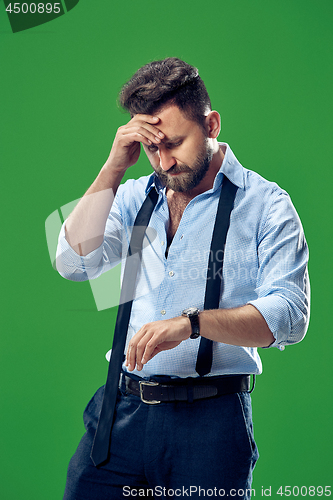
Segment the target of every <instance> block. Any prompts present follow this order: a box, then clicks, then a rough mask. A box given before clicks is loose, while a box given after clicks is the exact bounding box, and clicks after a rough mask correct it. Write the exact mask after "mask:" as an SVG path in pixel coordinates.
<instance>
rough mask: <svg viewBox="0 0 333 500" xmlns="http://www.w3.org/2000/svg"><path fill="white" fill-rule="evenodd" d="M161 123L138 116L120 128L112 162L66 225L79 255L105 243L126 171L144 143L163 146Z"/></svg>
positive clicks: (109, 160)
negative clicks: (112, 208)
mask: <svg viewBox="0 0 333 500" xmlns="http://www.w3.org/2000/svg"><path fill="white" fill-rule="evenodd" d="M158 122H159V118H158V117H156V116H151V115H140V114H137V115H135V116H134V117H133V118H132V119H131V120H130V121H129V122H128V123H127V124H126V125H124V126H122V127H119V129H118V131H117V134H116V137H115V139H114V141H113V145H112V149H111V152H110V155H109V158H108V159H107V161H106V163H105V164H104V166H103V168H102V169H101V171H100V172H99V174H98V176H97V177H96V179H95V181H94V182H93V183H92V185H91V186H90V188H89V189H88V191H87V192H86V193H85V195H84V196H83V198H81V200H80V201H79V203H78V204H77V206H76V207H75V209H74V210H73V212H72V213H71V215H70V216H69V218H68V220H67V222H66V239H67V241H68V243H69V244H70V246H71V247H72V248H73V249H74V250H75V251H76V252H77V253H78V254H79V255H87V254H88V253H90V252H92V251H93V250H95V249H96V248H98V247H99V246H100V245H101V243H102V242H103V238H104V231H105V224H106V221H107V218H108V215H109V212H110V210H111V206H112V203H113V198H114V196H115V194H116V192H117V189H118V186H119V184H120V182H121V180H122V178H123V176H124V173H125V171H126V170H127V169H128V168H129V167H131V166H132V165H134V164H135V163H136V162H137V161H138V159H139V156H140V143H142V144H145V145H147V146H149V145H151V144H159V143H160V142H161V140H162V139H163V137H164V134H163V133H162V132H161V131H160V130H159V129H158V128H157V127H156V124H157V123H158Z"/></svg>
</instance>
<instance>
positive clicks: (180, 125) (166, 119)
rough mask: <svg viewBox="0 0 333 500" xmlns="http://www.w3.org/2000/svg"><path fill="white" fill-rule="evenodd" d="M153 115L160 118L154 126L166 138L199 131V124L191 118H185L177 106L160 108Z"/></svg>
mask: <svg viewBox="0 0 333 500" xmlns="http://www.w3.org/2000/svg"><path fill="white" fill-rule="evenodd" d="M154 115H155V116H157V117H158V118H159V119H160V121H159V122H158V123H157V124H156V127H157V128H159V129H160V130H161V132H163V134H165V136H166V138H167V139H172V138H173V137H175V136H180V135H189V134H191V133H192V134H193V133H197V132H199V131H200V127H199V125H198V124H197V123H196V122H194V121H193V120H189V119H188V118H186V117H185V115H184V114H183V112H182V111H181V110H180V109H179V108H178V106H175V105H171V106H168V107H166V108H162V110H161V111H158V112H157V113H154Z"/></svg>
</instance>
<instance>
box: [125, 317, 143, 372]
mask: <svg viewBox="0 0 333 500" xmlns="http://www.w3.org/2000/svg"><path fill="white" fill-rule="evenodd" d="M145 333H146V331H145V327H144V326H143V327H142V328H140V330H139V331H138V332H137V333H136V334H135V335H134V337H133V338H132V339H131V340H130V342H129V344H128V348H127V352H126V360H125V365H126V366H127V368H128V369H129V370H130V371H132V370H134V368H135V365H136V360H137V346H138V343H139V342H140V340H141V339H142V337H144V335H145Z"/></svg>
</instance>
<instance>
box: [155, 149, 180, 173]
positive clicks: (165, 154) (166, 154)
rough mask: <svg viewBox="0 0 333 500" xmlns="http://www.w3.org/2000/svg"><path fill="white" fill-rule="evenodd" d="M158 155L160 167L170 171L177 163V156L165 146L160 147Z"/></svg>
mask: <svg viewBox="0 0 333 500" xmlns="http://www.w3.org/2000/svg"><path fill="white" fill-rule="evenodd" d="M158 155H159V157H160V167H161V169H162V170H164V171H168V170H169V169H170V168H171V167H173V166H174V165H175V164H176V163H177V162H176V160H175V158H174V157H173V156H172V154H171V151H168V150H166V149H165V148H163V149H162V148H161V149H159V151H158Z"/></svg>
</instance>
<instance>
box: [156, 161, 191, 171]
mask: <svg viewBox="0 0 333 500" xmlns="http://www.w3.org/2000/svg"><path fill="white" fill-rule="evenodd" d="M160 168H161V167H160ZM161 170H162V169H161ZM182 172H191V169H190V167H189V166H188V165H185V164H184V163H183V164H181V165H174V166H173V167H171V168H169V170H167V171H166V172H164V173H165V174H180V173H182Z"/></svg>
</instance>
